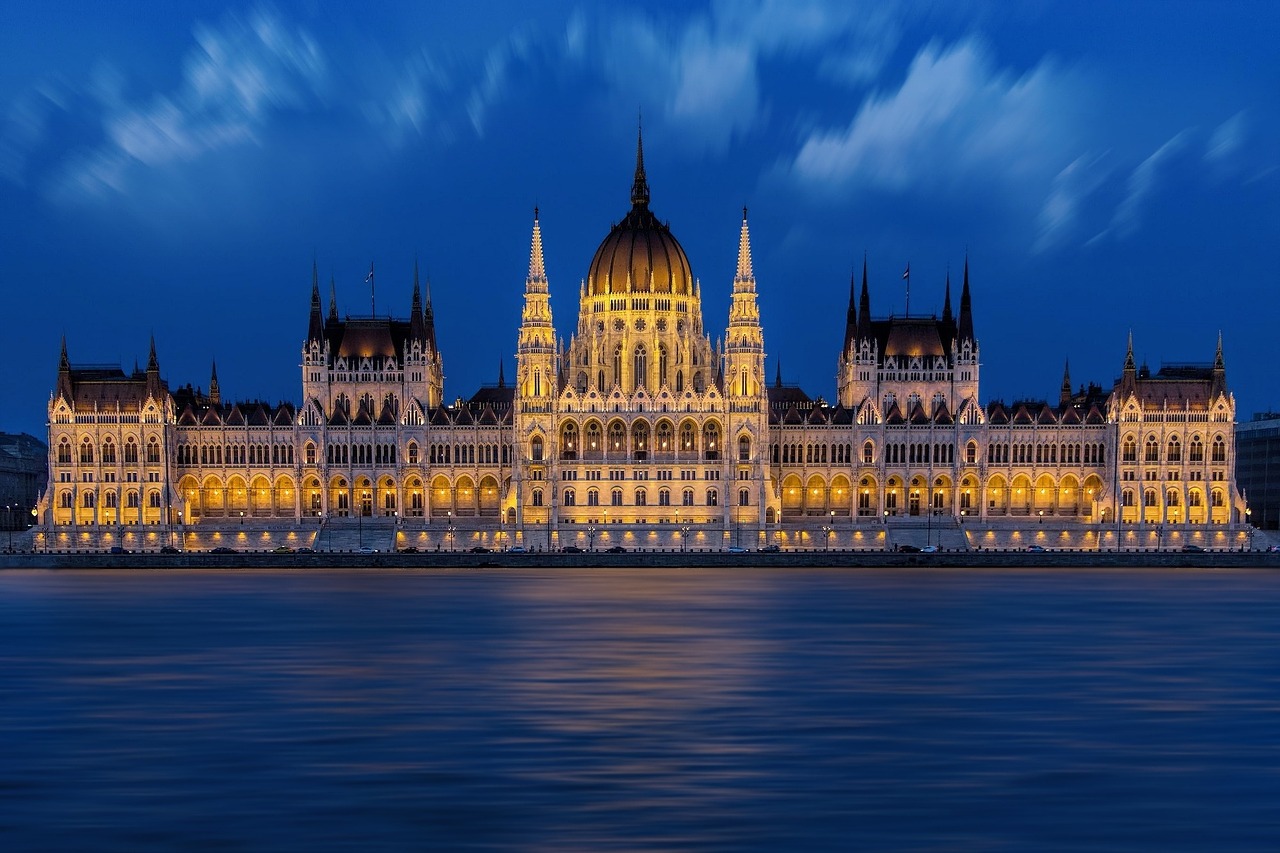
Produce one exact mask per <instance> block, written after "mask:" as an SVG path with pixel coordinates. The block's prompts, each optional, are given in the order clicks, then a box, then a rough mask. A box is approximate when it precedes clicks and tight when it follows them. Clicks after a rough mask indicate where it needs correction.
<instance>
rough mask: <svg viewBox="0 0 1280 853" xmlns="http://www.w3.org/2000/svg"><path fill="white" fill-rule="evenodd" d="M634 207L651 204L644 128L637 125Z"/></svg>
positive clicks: (632, 194) (632, 188)
mask: <svg viewBox="0 0 1280 853" xmlns="http://www.w3.org/2000/svg"><path fill="white" fill-rule="evenodd" d="M631 204H632V206H633V207H648V206H649V181H648V179H647V178H646V177H645V174H644V130H643V128H641V127H640V126H638V125H637V127H636V177H635V180H634V181H632V183H631Z"/></svg>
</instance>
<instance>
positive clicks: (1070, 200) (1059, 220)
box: [1032, 154, 1110, 252]
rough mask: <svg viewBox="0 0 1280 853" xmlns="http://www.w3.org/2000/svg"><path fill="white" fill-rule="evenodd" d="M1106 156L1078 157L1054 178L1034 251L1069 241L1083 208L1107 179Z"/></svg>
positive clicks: (1040, 221) (1042, 211)
mask: <svg viewBox="0 0 1280 853" xmlns="http://www.w3.org/2000/svg"><path fill="white" fill-rule="evenodd" d="M1105 160H1106V155H1105V154H1104V155H1098V156H1084V157H1078V158H1076V159H1075V160H1073V161H1071V163H1070V164H1068V165H1067V167H1066V168H1065V169H1063V170H1062V171H1061V172H1059V173H1058V174H1057V176H1056V177H1055V178H1054V179H1053V186H1052V187H1051V188H1050V190H1049V197H1048V198H1047V199H1045V203H1044V207H1042V208H1041V209H1040V216H1039V217H1038V220H1037V222H1038V225H1039V226H1040V234H1039V236H1038V237H1037V238H1036V242H1035V245H1034V246H1033V247H1032V249H1033V250H1034V251H1036V252H1043V251H1047V250H1049V249H1052V248H1054V247H1056V246H1059V245H1061V244H1063V243H1065V242H1067V241H1068V240H1069V239H1070V238H1071V237H1072V236H1073V235H1074V234H1075V233H1076V230H1077V228H1078V226H1079V224H1080V208H1081V206H1082V205H1083V203H1084V202H1085V200H1086V199H1088V198H1089V197H1090V196H1092V195H1093V194H1094V193H1096V192H1097V191H1098V189H1099V188H1100V187H1102V185H1103V184H1104V182H1105V181H1106V180H1107V177H1108V175H1109V174H1110V169H1109V168H1107V167H1106V166H1105V165H1104V161H1105Z"/></svg>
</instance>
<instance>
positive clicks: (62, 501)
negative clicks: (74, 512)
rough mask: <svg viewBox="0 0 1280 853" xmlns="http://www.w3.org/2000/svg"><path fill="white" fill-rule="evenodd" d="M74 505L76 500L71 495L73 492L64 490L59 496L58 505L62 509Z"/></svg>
mask: <svg viewBox="0 0 1280 853" xmlns="http://www.w3.org/2000/svg"><path fill="white" fill-rule="evenodd" d="M73 505H74V500H73V499H72V497H71V492H63V493H62V494H60V495H59V496H58V506H59V507H61V508H62V509H71V507H72V506H73Z"/></svg>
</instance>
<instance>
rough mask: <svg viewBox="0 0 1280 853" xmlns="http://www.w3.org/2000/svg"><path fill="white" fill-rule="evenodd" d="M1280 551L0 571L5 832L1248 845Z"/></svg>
mask: <svg viewBox="0 0 1280 853" xmlns="http://www.w3.org/2000/svg"><path fill="white" fill-rule="evenodd" d="M1277 592H1280V576H1277V575H1271V574H1268V573H1264V572H1234V573H1232V572H1222V571H1212V572H1210V571H1190V572H1188V571H1178V572H1149V571H1148V572H1143V571H1132V572H1129V571H1106V572H1089V571H1085V572H1064V571H999V572H995V571H992V572H980V571H964V572H957V571H954V570H951V571H940V570H939V571H929V570H914V571H847V570H845V571H837V570H830V571H823V570H785V571H778V570H745V571H744V570H689V569H684V570H635V571H631V570H628V571H620V570H595V571H591V570H584V571H566V570H548V571H511V570H495V571H475V570H469V571H468V570H463V571H431V572H394V571H388V572H370V571H367V570H362V571H358V572H357V571H330V572H307V573H305V574H304V573H294V572H274V573H273V572H246V573H236V572H164V573H159V572H136V573H135V572H115V573H106V572H92V573H73V572H58V573H47V572H30V573H24V572H6V573H0V731H3V733H4V735H3V738H4V741H3V744H0V745H2V746H3V756H4V757H3V759H0V844H2V845H3V846H4V847H5V848H7V849H28V848H40V849H85V848H86V847H92V848H94V849H118V850H124V849H128V850H137V849H174V848H179V847H181V848H186V847H191V846H210V847H246V846H247V847H268V848H286V849H300V848H307V849H312V848H317V847H319V848H327V847H344V846H346V847H359V848H361V849H364V848H368V847H393V848H397V847H398V848H405V847H408V848H420V847H438V848H443V849H456V848H466V849H533V850H575V849H576V850H610V849H614V850H632V849H653V848H664V849H665V848H679V849H715V850H723V849H733V850H778V849H840V850H847V849H857V848H874V849H881V848H901V847H907V848H922V847H934V848H937V847H944V848H948V849H954V848H957V847H959V848H965V849H971V848H980V849H1000V848H1005V849H1028V848H1033V847H1035V848H1040V847H1050V848H1054V849H1072V848H1075V849H1083V848H1090V849H1092V848H1096V847H1104V848H1107V849H1140V850H1165V849H1201V848H1205V847H1215V848H1221V847H1231V848H1233V849H1272V848H1274V846H1275V842H1276V841H1277V840H1280V825H1278V824H1277V821H1276V819H1275V818H1274V817H1273V816H1272V815H1273V811H1274V810H1273V802H1274V798H1275V795H1276V794H1277V793H1280V790H1278V789H1280V784H1278V781H1280V778H1278V775H1277V772H1276V770H1275V768H1276V767H1278V766H1280V762H1278V761H1277V758H1278V757H1280V756H1277V754H1276V753H1277V749H1278V747H1280V743H1278V740H1277V738H1276V736H1275V734H1274V731H1275V726H1274V720H1275V714H1276V711H1277V709H1278V708H1280V675H1278V674H1277V672H1276V670H1275V652H1274V649H1275V648H1277V647H1280V646H1278V645H1277V640H1278V639H1280V637H1278V636H1277V634H1280V627H1277V626H1280V620H1278V619H1277V616H1280V612H1278V607H1277V602H1278V596H1277Z"/></svg>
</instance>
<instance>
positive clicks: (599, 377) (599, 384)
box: [596, 370, 604, 394]
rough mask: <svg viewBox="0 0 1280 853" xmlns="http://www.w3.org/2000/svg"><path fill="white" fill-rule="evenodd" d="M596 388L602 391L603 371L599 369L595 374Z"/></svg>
mask: <svg viewBox="0 0 1280 853" xmlns="http://www.w3.org/2000/svg"><path fill="white" fill-rule="evenodd" d="M596 390H597V391H599V392H600V393H601V394H603V393H604V371H603V370H601V371H600V372H599V373H597V374H596Z"/></svg>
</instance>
